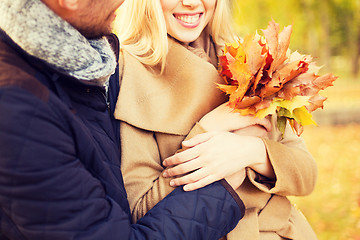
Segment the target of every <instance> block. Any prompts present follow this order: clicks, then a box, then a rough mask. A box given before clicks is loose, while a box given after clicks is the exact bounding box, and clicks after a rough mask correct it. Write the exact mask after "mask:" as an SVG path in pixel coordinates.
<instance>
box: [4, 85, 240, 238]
mask: <svg viewBox="0 0 360 240" xmlns="http://www.w3.org/2000/svg"><path fill="white" fill-rule="evenodd" d="M54 107H55V106H49V105H48V104H46V103H44V102H43V100H39V99H37V98H36V97H33V96H32V95H30V94H28V93H25V90H20V89H18V88H14V89H10V90H9V89H7V90H6V91H2V90H1V89H0V112H3V113H4V112H6V114H5V115H2V117H1V118H0V134H1V135H0V173H1V178H0V186H1V189H0V206H1V208H0V216H1V226H0V232H1V234H2V235H3V236H4V237H6V238H9V239H25V238H26V239H55V238H61V239H165V238H166V237H168V236H177V237H178V239H194V238H198V239H218V238H220V237H221V236H223V235H225V234H226V233H227V232H229V231H230V230H232V229H233V228H234V227H235V225H236V224H237V222H238V221H239V219H240V218H241V217H242V216H243V214H244V208H243V205H242V202H241V200H240V199H239V198H238V197H237V196H236V195H231V193H230V192H229V191H228V190H227V188H226V187H227V186H226V183H225V184H224V183H223V184H222V183H219V182H218V183H215V184H213V185H211V186H208V187H207V188H204V189H201V190H199V191H195V192H193V193H191V194H189V193H185V192H184V191H182V189H177V190H176V191H174V192H173V193H172V194H171V195H169V196H168V197H167V199H166V200H164V201H162V202H160V203H159V205H157V207H156V208H154V209H153V210H152V211H150V212H149V214H148V215H147V216H145V217H144V218H143V219H141V220H140V221H139V222H138V223H137V224H133V225H131V223H130V219H129V216H128V214H127V213H126V211H125V210H124V209H123V208H122V207H121V206H120V205H119V203H118V202H117V201H115V200H114V199H112V197H110V196H109V195H108V194H107V190H106V189H105V187H104V185H103V183H102V182H101V181H100V180H99V179H98V178H96V177H95V176H94V174H93V173H90V172H89V170H88V169H87V168H86V167H85V165H84V164H83V162H82V161H81V160H80V159H79V158H77V157H76V153H75V152H76V149H75V142H74V138H73V135H72V134H71V131H69V129H67V128H66V125H67V123H66V120H64V119H62V116H61V115H58V114H54V111H53V108H54ZM56 107H59V106H58V105H57V106H56ZM96 160H99V161H100V159H95V161H96ZM118 175H119V176H118V177H121V176H120V171H119V172H118ZM124 200H125V198H124ZM125 201H126V200H125ZM220 202H221V204H220ZM203 206H206V207H207V208H208V209H207V211H203V210H202V209H203ZM184 209H186V210H187V211H188V212H186V211H184ZM164 222H166V223H167V224H164ZM188 222H193V224H192V228H190V227H189V225H188ZM168 224H169V225H168Z"/></svg>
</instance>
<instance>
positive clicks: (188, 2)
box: [182, 0, 201, 8]
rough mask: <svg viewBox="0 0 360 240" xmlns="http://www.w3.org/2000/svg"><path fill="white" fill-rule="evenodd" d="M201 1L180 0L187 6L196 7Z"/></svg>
mask: <svg viewBox="0 0 360 240" xmlns="http://www.w3.org/2000/svg"><path fill="white" fill-rule="evenodd" d="M200 3H201V0H182V4H183V5H184V6H187V7H192V8H193V7H197V6H199V4H200Z"/></svg>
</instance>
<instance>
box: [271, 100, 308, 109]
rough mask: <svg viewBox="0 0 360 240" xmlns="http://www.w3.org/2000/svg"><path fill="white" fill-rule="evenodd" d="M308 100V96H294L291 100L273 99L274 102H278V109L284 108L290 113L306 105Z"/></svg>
mask: <svg viewBox="0 0 360 240" xmlns="http://www.w3.org/2000/svg"><path fill="white" fill-rule="evenodd" d="M309 99H310V97H309V96H295V97H293V98H292V99H291V100H286V99H281V98H275V99H274V101H276V102H278V103H279V106H280V107H282V108H286V109H287V110H289V111H290V112H293V111H294V109H296V108H300V107H302V106H306V105H308V104H309V102H308V101H309Z"/></svg>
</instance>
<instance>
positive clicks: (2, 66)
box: [0, 40, 48, 98]
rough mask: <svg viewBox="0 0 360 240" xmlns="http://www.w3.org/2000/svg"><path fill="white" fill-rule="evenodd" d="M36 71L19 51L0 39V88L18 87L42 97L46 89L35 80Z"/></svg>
mask: <svg viewBox="0 0 360 240" xmlns="http://www.w3.org/2000/svg"><path fill="white" fill-rule="evenodd" d="M44 67H45V66H44ZM37 72H38V71H37V69H35V68H34V67H32V66H31V64H29V62H28V61H27V60H26V59H25V57H24V56H23V55H22V54H21V53H20V52H18V51H16V50H15V49H14V48H13V47H11V46H10V45H9V44H8V43H6V42H5V41H4V40H0V73H1V74H0V88H4V87H19V88H22V89H25V90H27V91H29V92H30V93H31V94H33V95H35V96H37V97H39V98H44V97H45V96H47V95H48V89H47V88H46V87H45V86H44V85H42V84H41V83H40V82H39V81H38V80H37V78H36V74H37Z"/></svg>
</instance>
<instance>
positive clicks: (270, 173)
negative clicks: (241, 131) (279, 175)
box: [248, 137, 275, 178]
mask: <svg viewBox="0 0 360 240" xmlns="http://www.w3.org/2000/svg"><path fill="white" fill-rule="evenodd" d="M251 144H254V146H256V148H255V149H256V151H254V156H253V158H252V159H253V161H252V163H251V164H249V165H248V167H249V168H251V169H252V170H254V171H255V172H257V173H259V174H261V175H264V176H266V177H268V178H275V173H274V169H273V167H272V164H271V162H270V159H269V156H268V154H267V149H266V146H265V143H264V141H263V140H262V139H261V138H259V137H255V139H254V140H253V142H252V143H251Z"/></svg>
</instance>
